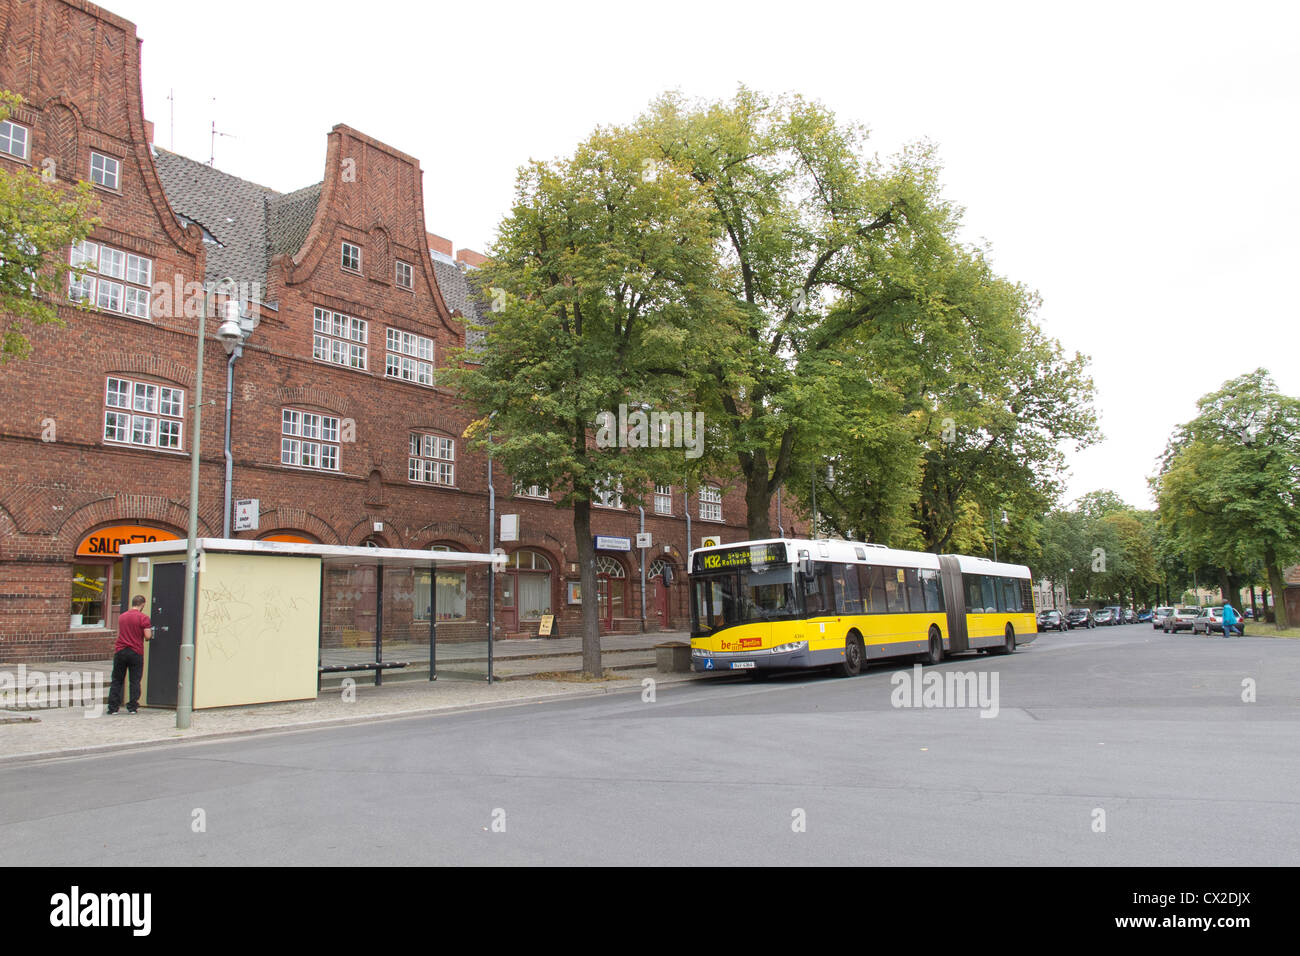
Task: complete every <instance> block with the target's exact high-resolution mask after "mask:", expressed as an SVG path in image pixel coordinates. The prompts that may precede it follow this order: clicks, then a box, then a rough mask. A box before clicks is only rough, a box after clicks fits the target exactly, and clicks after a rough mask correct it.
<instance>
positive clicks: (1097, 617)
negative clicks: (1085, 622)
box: [1092, 607, 1115, 627]
mask: <svg viewBox="0 0 1300 956" xmlns="http://www.w3.org/2000/svg"><path fill="white" fill-rule="evenodd" d="M1092 620H1093V622H1094V623H1095V624H1096V626H1097V627H1106V626H1107V625H1110V624H1114V623H1115V611H1114V609H1112V608H1108V607H1104V608H1102V609H1101V610H1100V611H1097V612H1095V613H1094V614H1093V615H1092Z"/></svg>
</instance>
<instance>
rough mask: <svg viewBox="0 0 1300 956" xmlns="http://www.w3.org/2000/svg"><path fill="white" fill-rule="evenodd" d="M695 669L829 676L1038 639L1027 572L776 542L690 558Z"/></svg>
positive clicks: (948, 558) (968, 561) (1007, 648)
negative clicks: (889, 661)
mask: <svg viewBox="0 0 1300 956" xmlns="http://www.w3.org/2000/svg"><path fill="white" fill-rule="evenodd" d="M690 575H691V662H692V665H693V667H694V669H695V670H697V671H715V670H733V671H734V670H744V671H753V672H755V673H757V672H760V671H764V670H770V669H775V668H799V667H826V666H834V667H837V668H838V669H839V671H840V672H841V673H842V674H844V675H846V676H853V675H855V674H858V673H860V672H861V671H862V668H863V667H864V666H865V665H866V664H867V663H868V662H869V661H873V660H879V659H882V658H886V657H902V656H907V655H915V654H920V655H924V656H925V660H926V661H927V662H928V663H931V664H937V663H939V662H940V661H942V660H943V658H944V656H945V655H948V654H959V653H962V652H964V651H971V650H983V651H998V652H1000V653H1005V654H1010V653H1012V652H1013V651H1015V649H1016V645H1018V644H1028V643H1029V642H1030V641H1032V640H1033V639H1034V638H1035V637H1036V636H1037V634H1038V623H1037V619H1036V617H1035V615H1034V597H1033V583H1032V581H1031V578H1030V573H1029V569H1028V568H1027V567H1024V566H1023V565H1019V564H998V563H995V562H993V561H989V560H988V559H987V558H972V557H967V556H965V555H954V554H945V555H936V554H926V553H923V552H920V551H895V550H892V549H890V548H886V547H883V546H882V545H878V544H865V543H862V542H858V541H827V540H816V541H812V540H807V539H789V538H784V539H782V538H776V539H771V540H764V541H744V542H740V543H737V544H726V545H719V546H717V547H711V548H700V549H699V550H697V551H692V552H691V559H690Z"/></svg>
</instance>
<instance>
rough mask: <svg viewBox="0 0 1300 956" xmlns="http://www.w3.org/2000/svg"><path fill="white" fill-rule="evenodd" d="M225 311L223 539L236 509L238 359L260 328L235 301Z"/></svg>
mask: <svg viewBox="0 0 1300 956" xmlns="http://www.w3.org/2000/svg"><path fill="white" fill-rule="evenodd" d="M223 309H224V311H225V315H226V319H225V321H224V322H222V323H221V326H220V328H218V329H217V340H218V341H219V342H220V343H221V347H222V348H224V349H225V350H226V443H225V456H226V483H225V490H224V493H223V499H224V500H223V502H222V518H221V536H222V537H223V538H229V537H230V536H231V511H232V509H233V507H234V504H233V491H232V488H231V485H232V480H233V477H234V459H235V456H234V452H233V451H232V449H231V437H230V413H231V406H232V405H233V404H234V391H235V360H236V359H237V358H239V357H240V356H241V355H243V354H244V343H245V342H247V341H248V337H249V335H251V334H252V332H253V328H254V327H255V326H256V325H257V318H256V316H248V315H246V314H244V313H243V312H242V310H241V309H240V307H239V303H238V302H236V301H234V300H228V301H227V302H226V303H225V304H224V306H223Z"/></svg>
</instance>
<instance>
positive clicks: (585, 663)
mask: <svg viewBox="0 0 1300 956" xmlns="http://www.w3.org/2000/svg"><path fill="white" fill-rule="evenodd" d="M573 534H574V536H575V537H576V538H577V539H578V574H579V577H578V581H579V585H578V586H579V587H580V588H581V589H582V672H583V673H584V674H586V675H588V676H589V677H602V676H604V671H603V669H602V668H601V665H600V595H599V593H598V592H597V590H596V542H595V539H593V538H592V536H591V502H590V501H576V502H574V504H573Z"/></svg>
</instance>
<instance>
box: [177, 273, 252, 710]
mask: <svg viewBox="0 0 1300 956" xmlns="http://www.w3.org/2000/svg"><path fill="white" fill-rule="evenodd" d="M230 281H232V280H229V279H227V280H225V282H230ZM223 284H224V283H223ZM232 307H233V309H234V312H233V313H232V312H231V308H232ZM238 315H239V303H237V302H227V303H226V316H227V319H226V322H225V323H223V324H222V327H223V329H225V326H226V325H227V324H228V323H229V322H230V321H231V320H232V319H233V320H234V321H235V324H236V326H238ZM207 330H208V290H207V289H206V288H205V289H204V290H203V294H202V295H201V296H200V299H199V329H198V339H199V345H198V358H197V359H196V362H197V365H196V368H195V374H194V425H193V430H192V431H191V432H190V515H189V531H188V535H187V537H186V543H185V606H184V608H183V609H182V611H181V650H180V662H179V663H180V666H179V668H178V670H179V671H180V675H179V682H178V686H177V689H176V729H177V730H188V729H189V727H190V718H191V716H192V715H193V712H194V611H195V607H194V605H195V599H196V598H197V596H198V574H199V562H198V549H199V450H200V445H201V444H202V441H201V436H202V434H203V343H204V340H205V339H206V338H207ZM226 332H227V336H228V334H229V331H228V330H226ZM221 340H222V342H223V344H224V342H225V337H222V339H221Z"/></svg>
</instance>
